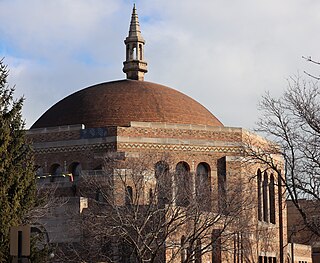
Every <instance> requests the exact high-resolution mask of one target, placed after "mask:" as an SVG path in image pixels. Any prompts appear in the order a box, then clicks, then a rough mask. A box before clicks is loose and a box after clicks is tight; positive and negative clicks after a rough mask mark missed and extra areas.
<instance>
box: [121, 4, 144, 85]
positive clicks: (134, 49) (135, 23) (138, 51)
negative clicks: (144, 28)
mask: <svg viewBox="0 0 320 263" xmlns="http://www.w3.org/2000/svg"><path fill="white" fill-rule="evenodd" d="M124 43H125V45H126V61H124V62H123V72H124V73H126V74H127V79H134V80H144V74H145V73H147V72H148V70H147V62H145V61H144V58H143V56H144V50H143V49H144V44H145V41H144V39H143V37H142V35H141V30H140V25H139V20H138V14H137V10H136V5H135V4H134V5H133V10H132V15H131V22H130V28H129V35H128V36H127V38H126V39H125V41H124Z"/></svg>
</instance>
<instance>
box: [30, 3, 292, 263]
mask: <svg viewBox="0 0 320 263" xmlns="http://www.w3.org/2000/svg"><path fill="white" fill-rule="evenodd" d="M144 44H145V41H144V39H143V37H142V35H141V31H140V26H139V22H138V15H137V13H136V8H135V7H134V8H133V12H132V17H131V23H130V29H129V35H128V37H127V38H126V39H125V47H126V60H125V62H124V63H123V64H124V67H123V71H124V73H126V79H124V80H118V81H111V82H106V83H101V84H98V85H94V86H91V87H88V88H85V89H82V90H80V91H77V92H75V93H73V94H71V95H69V96H68V97H66V98H64V99H62V100H61V101H59V102H57V103H56V104H55V105H53V106H52V107H51V108H50V109H48V110H47V111H46V112H45V113H44V114H43V115H42V116H41V117H40V118H39V119H38V120H37V121H36V122H35V123H34V124H33V126H32V127H31V129H30V130H29V131H28V136H29V138H30V139H32V141H33V147H34V152H35V161H36V165H37V176H38V178H39V179H38V185H39V188H40V189H44V190H48V189H49V191H51V192H52V191H53V190H55V192H54V196H55V197H57V198H58V199H59V200H64V203H63V204H64V206H58V208H55V209H53V210H52V211H51V212H50V213H48V214H47V215H46V217H45V218H44V219H42V220H41V224H43V226H44V227H45V228H46V230H47V232H48V234H49V237H50V243H51V244H52V247H63V255H64V256H65V257H67V258H68V259H67V260H68V261H67V260H66V259H64V260H65V261H63V262H73V261H74V262H80V257H81V260H83V261H81V262H142V261H149V262H197V263H200V262H215V263H216V262H218V263H219V262H264V263H266V262H268V263H271V262H273V263H275V262H284V259H285V257H286V248H285V246H286V224H285V223H284V222H286V213H285V209H284V195H282V193H283V189H282V188H281V184H278V180H279V179H278V178H277V177H276V175H273V174H270V173H268V171H265V170H264V169H263V167H259V164H252V163H250V164H249V163H248V162H245V159H244V158H243V147H244V145H245V143H246V141H248V140H254V141H257V142H263V141H264V140H263V139H262V138H260V137H258V136H257V135H254V134H251V133H249V132H247V131H245V130H243V129H242V128H232V127H225V126H224V125H223V124H222V122H221V121H220V120H218V119H217V118H216V117H215V116H214V115H213V114H212V113H211V112H210V111H208V110H207V109H206V108H205V107H204V106H202V105H201V104H200V103H198V102H196V101H195V100H193V99H192V98H190V97H188V96H187V95H184V94H182V93H181V92H179V91H177V90H174V89H172V88H169V87H166V86H163V85H160V84H155V83H151V82H146V81H144V74H145V73H147V63H146V62H145V60H144ZM66 198H67V199H66ZM65 200H67V201H65ZM57 254H59V253H58V252H57ZM59 255H60V256H61V255H62V253H60V254H59ZM61 257H62V256H61ZM56 260H57V262H62V261H59V259H56ZM60 260H62V259H60Z"/></svg>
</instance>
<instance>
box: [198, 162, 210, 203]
mask: <svg viewBox="0 0 320 263" xmlns="http://www.w3.org/2000/svg"><path fill="white" fill-rule="evenodd" d="M196 196H197V201H198V204H199V205H200V206H201V208H210V204H211V183H210V166H209V165H208V164H207V163H199V165H198V166H197V175H196Z"/></svg>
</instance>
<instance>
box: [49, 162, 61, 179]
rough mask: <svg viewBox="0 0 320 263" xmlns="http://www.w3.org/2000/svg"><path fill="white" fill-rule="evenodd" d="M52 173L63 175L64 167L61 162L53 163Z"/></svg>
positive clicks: (52, 174) (53, 174)
mask: <svg viewBox="0 0 320 263" xmlns="http://www.w3.org/2000/svg"><path fill="white" fill-rule="evenodd" d="M50 174H51V176H59V175H62V167H61V165H60V164H57V163H55V164H53V165H51V167H50Z"/></svg>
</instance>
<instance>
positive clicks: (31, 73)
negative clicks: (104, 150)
mask: <svg viewBox="0 0 320 263" xmlns="http://www.w3.org/2000/svg"><path fill="white" fill-rule="evenodd" d="M137 7H138V14H139V18H140V24H141V28H142V33H143V36H144V38H145V39H146V47H145V55H146V59H147V62H148V67H149V73H148V74H147V75H146V79H147V80H148V81H153V82H157V83H161V84H164V85H168V86H171V87H173V88H176V89H178V90H180V91H181V92H184V93H186V94H187V95H189V96H191V97H193V98H195V99H196V100H198V101H199V102H200V103H202V104H203V105H204V106H206V107H207V108H208V109H209V110H210V111H211V112H213V113H214V114H215V115H216V116H217V117H218V118H219V119H220V120H221V121H222V122H223V123H224V124H225V125H227V126H243V127H246V128H252V127H253V126H254V122H255V121H256V120H257V117H258V114H259V113H258V112H257V102H258V100H259V98H260V97H261V95H262V94H263V93H264V92H265V91H266V90H270V91H271V93H273V94H275V95H278V94H280V93H281V91H282V90H283V89H284V88H285V86H286V78H287V77H289V76H290V75H293V74H295V73H296V72H297V70H300V71H303V70H305V69H306V70H310V71H311V72H317V71H318V69H317V68H315V67H312V66H311V65H309V64H308V63H306V62H305V61H304V60H302V59H301V56H302V55H313V56H314V57H315V59H316V56H317V55H318V46H319V41H320V37H319V36H318V34H317V32H318V28H319V24H320V15H319V14H318V12H315V10H318V9H319V7H320V3H319V2H318V1H313V0H306V1H299V0H291V1H289V0H284V1H280V2H279V1H275V0H270V1H253V0H243V1H239V0H238V1H237V0H224V1H222V0H215V1H211V0H210V1H209V0H202V1H198V2H196V1H191V0H186V1H172V0H171V1H168V0H161V1H160V0H153V1H147V0H139V1H138V2H137ZM131 9H132V3H130V2H129V1H119V0H109V1H105V0H68V1H63V0H48V1H41V0H29V1H22V0H2V1H0V17H1V20H2V22H1V23H0V36H1V37H0V43H1V45H0V48H1V50H0V56H5V57H6V60H5V61H6V63H8V64H9V67H10V68H11V75H10V82H11V83H12V84H16V87H17V95H22V94H24V96H25V97H26V102H25V107H24V116H25V118H26V119H27V124H28V126H30V125H32V123H33V122H34V121H35V120H36V119H37V118H38V117H39V116H40V115H41V114H42V113H43V112H44V111H45V110H46V109H48V108H49V107H50V106H52V105H53V104H54V103H55V102H57V101H58V100H60V99H61V98H63V97H65V96H66V95H68V94H70V93H72V92H74V91H77V90H79V89H81V88H83V87H86V86H89V85H93V84H95V83H98V82H102V81H108V80H114V79H119V78H124V74H123V73H122V61H123V60H124V50H125V49H124V44H123V40H124V38H125V37H126V35H127V32H128V27H129V21H130V15H131ZM319 57H320V56H319Z"/></svg>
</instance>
